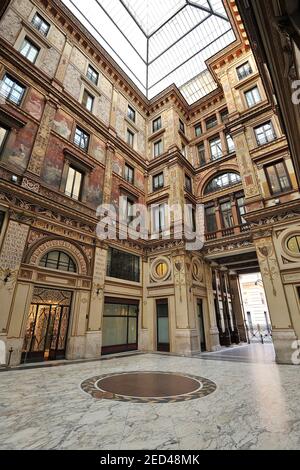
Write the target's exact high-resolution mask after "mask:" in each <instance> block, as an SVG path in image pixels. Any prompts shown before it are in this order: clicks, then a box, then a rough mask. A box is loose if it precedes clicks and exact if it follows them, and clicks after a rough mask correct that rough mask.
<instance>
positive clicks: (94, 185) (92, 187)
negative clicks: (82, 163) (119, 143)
mask: <svg viewBox="0 0 300 470" xmlns="http://www.w3.org/2000/svg"><path fill="white" fill-rule="evenodd" d="M103 182H104V169H103V168H101V167H100V166H98V167H96V168H95V169H94V170H93V171H92V172H91V173H90V175H89V179H88V184H87V189H86V201H87V203H88V204H90V205H91V206H92V207H93V208H95V209H97V207H98V206H99V204H101V203H102V196H103Z"/></svg>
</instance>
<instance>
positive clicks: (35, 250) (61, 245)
mask: <svg viewBox="0 0 300 470" xmlns="http://www.w3.org/2000/svg"><path fill="white" fill-rule="evenodd" d="M53 250H60V251H64V252H66V253H67V254H68V255H70V256H71V257H72V258H73V259H74V261H75V263H76V265H77V268H78V270H77V273H78V274H83V275H87V274H88V261H87V259H86V257H85V255H84V254H83V252H82V251H81V250H80V249H79V248H78V247H77V246H76V245H75V244H74V243H70V242H68V241H67V240H61V239H57V238H55V239H48V240H45V239H43V240H42V241H40V242H39V243H37V244H35V245H34V246H33V247H32V248H31V250H30V253H29V254H28V263H29V264H31V265H35V266H38V265H39V262H40V260H41V259H42V257H43V256H44V255H45V254H46V253H48V252H49V251H53Z"/></svg>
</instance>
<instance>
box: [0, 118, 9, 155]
mask: <svg viewBox="0 0 300 470" xmlns="http://www.w3.org/2000/svg"><path fill="white" fill-rule="evenodd" d="M8 133H9V130H8V129H7V128H6V127H3V126H2V125H0V155H1V152H2V149H3V147H4V145H5V141H6V139H7V136H8Z"/></svg>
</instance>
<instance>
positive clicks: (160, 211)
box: [152, 203, 166, 233]
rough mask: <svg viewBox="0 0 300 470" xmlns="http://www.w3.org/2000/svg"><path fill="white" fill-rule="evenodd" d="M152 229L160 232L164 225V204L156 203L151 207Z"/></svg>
mask: <svg viewBox="0 0 300 470" xmlns="http://www.w3.org/2000/svg"><path fill="white" fill-rule="evenodd" d="M152 221H153V231H154V232H155V233H159V232H162V231H163V230H164V229H165V225H166V204H165V203H162V204H157V205H155V206H153V208H152Z"/></svg>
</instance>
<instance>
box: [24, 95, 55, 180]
mask: <svg viewBox="0 0 300 470" xmlns="http://www.w3.org/2000/svg"><path fill="white" fill-rule="evenodd" d="M56 110H57V103H56V102H55V101H53V100H49V99H48V101H47V102H46V105H45V108H44V112H43V116H42V119H41V123H40V127H39V129H38V132H37V135H36V139H35V141H34V146H33V149H32V152H31V156H30V160H29V163H28V166H27V171H29V172H31V173H33V174H34V175H36V176H40V174H41V171H42V168H43V163H44V158H45V155H46V151H47V147H48V141H49V137H50V132H51V128H52V122H53V120H54V117H55V113H56Z"/></svg>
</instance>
